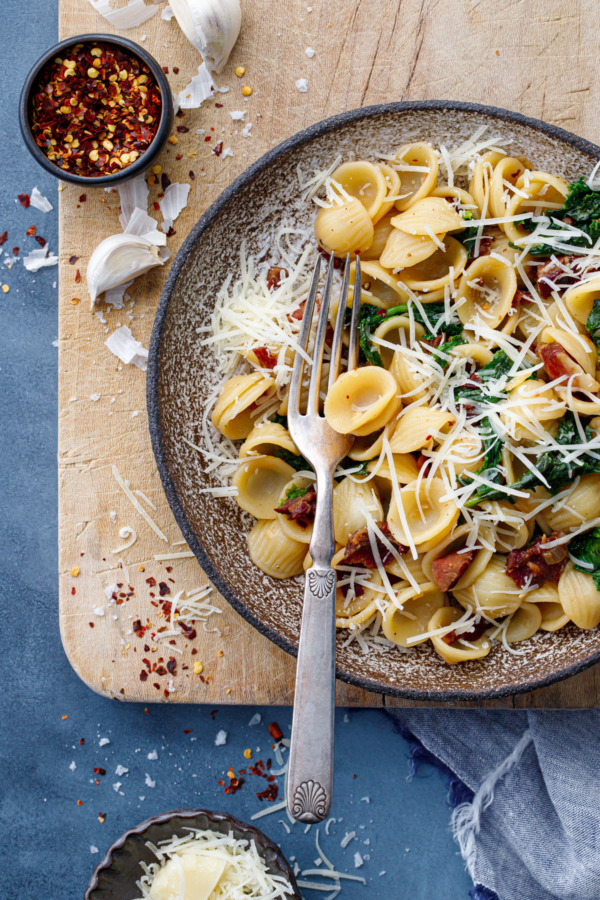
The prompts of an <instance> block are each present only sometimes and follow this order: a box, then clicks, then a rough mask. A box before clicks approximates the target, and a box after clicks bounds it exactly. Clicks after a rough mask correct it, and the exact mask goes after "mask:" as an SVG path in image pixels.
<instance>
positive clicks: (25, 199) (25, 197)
mask: <svg viewBox="0 0 600 900" xmlns="http://www.w3.org/2000/svg"><path fill="white" fill-rule="evenodd" d="M17 200H18V201H19V203H20V204H21V206H22V207H23V209H27V207H28V206H29V204H30V203H31V200H30V199H29V194H17Z"/></svg>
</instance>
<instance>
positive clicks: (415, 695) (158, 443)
mask: <svg viewBox="0 0 600 900" xmlns="http://www.w3.org/2000/svg"><path fill="white" fill-rule="evenodd" d="M408 110H413V111H414V110H417V111H419V110H423V111H425V110H446V111H452V110H459V111H461V112H474V113H480V114H482V115H486V116H490V117H492V118H495V119H498V120H499V121H508V122H514V123H516V124H518V125H526V126H528V127H529V128H533V129H534V130H536V131H539V132H541V133H542V134H545V135H548V136H549V137H552V138H555V139H557V140H559V141H561V142H562V143H565V144H570V145H571V146H572V147H575V148H576V149H577V150H580V151H581V152H583V153H586V154H588V155H590V156H592V157H595V158H596V159H600V147H598V146H597V145H596V144H592V143H591V141H587V140H585V138H582V137H578V136H577V135H575V134H572V133H571V132H569V131H565V130H564V129H563V128H559V127H558V126H556V125H549V124H548V123H546V122H542V121H541V120H540V119H533V118H530V117H529V116H524V115H522V114H521V113H518V112H512V111H510V110H507V109H502V108H500V107H496V106H484V105H482V104H479V103H466V102H463V101H459V100H457V101H450V100H426V101H414V100H406V101H401V102H397V103H382V104H378V105H376V106H365V107H362V108H359V109H350V110H347V111H346V112H343V113H339V114H338V115H336V116H331V117H330V118H328V119H323V120H322V121H321V122H316V123H315V124H314V125H310V126H309V127H308V128H305V129H304V130H303V131H299V132H298V133H297V134H294V135H292V136H291V137H289V138H287V140H285V141H283V142H282V143H281V144H278V146H277V147H274V148H273V149H272V150H269V151H268V152H267V153H265V154H264V156H261V157H260V159H258V160H256V162H254V163H252V165H251V166H249V167H248V168H247V169H246V170H245V171H244V172H242V174H241V175H239V176H238V177H237V178H236V179H235V181H233V182H232V183H231V184H230V185H229V187H227V188H226V189H225V190H224V191H223V193H222V194H221V195H220V196H219V197H218V198H217V199H216V200H215V202H214V203H213V204H212V205H211V206H209V208H208V209H207V210H206V212H205V213H204V214H203V215H202V216H201V217H200V219H199V220H198V222H197V223H196V224H195V225H194V227H193V228H192V230H191V231H190V233H189V235H188V236H187V238H186V239H185V241H184V242H183V244H182V245H181V247H180V249H179V252H178V253H177V255H176V257H175V259H174V260H173V263H172V265H171V269H170V272H169V275H168V277H167V281H166V283H165V286H164V288H163V292H162V294H161V297H160V300H159V303H158V308H157V310H156V316H155V319H154V325H153V327H152V335H151V337H150V346H149V351H148V372H147V381H146V402H147V407H148V426H149V429H150V438H151V442H152V449H153V451H154V456H155V458H156V465H157V467H158V471H159V473H160V477H161V480H162V484H163V488H164V491H165V494H166V496H167V500H168V502H169V505H170V507H171V509H172V511H173V514H174V516H175V519H176V521H177V524H178V525H179V527H180V528H181V531H182V532H183V536H184V537H185V539H186V541H187V543H188V546H189V547H190V549H191V550H192V551H193V552H194V555H195V557H196V559H197V560H198V562H199V563H200V565H201V566H202V568H203V569H204V571H205V572H206V574H207V575H208V577H209V578H210V580H211V581H212V583H213V584H214V585H215V586H216V588H217V589H218V590H219V592H220V593H221V594H222V595H223V596H224V597H225V599H226V600H227V601H228V602H229V603H230V604H231V605H232V606H233V608H234V609H235V610H236V612H238V613H239V614H240V615H241V616H243V617H244V619H246V621H248V622H250V624H251V625H253V626H254V627H255V628H256V629H257V631H259V632H260V633H261V634H263V635H264V636H265V637H267V638H269V640H271V641H273V643H275V644H277V645H278V646H279V647H281V648H282V649H283V650H285V651H286V652H287V653H289V654H291V655H292V656H297V655H298V647H297V645H296V644H294V643H292V642H291V641H289V640H287V638H285V637H283V635H281V634H279V633H278V632H277V631H275V630H274V629H273V628H271V627H270V626H269V625H267V624H266V623H265V622H263V621H262V620H261V619H260V618H259V617H258V616H256V615H255V614H254V613H253V612H252V611H251V610H249V609H248V607H247V606H246V605H245V604H244V602H243V601H242V600H241V599H240V598H239V597H238V596H237V594H236V593H234V591H232V590H231V588H230V587H229V585H228V584H227V583H226V582H225V581H224V580H223V579H222V578H221V576H220V575H219V574H218V572H217V571H216V570H215V568H214V566H213V565H212V563H211V561H210V560H209V558H208V556H207V555H206V553H205V552H204V549H203V548H202V545H201V544H200V542H199V541H198V538H197V537H196V534H195V532H194V531H193V529H192V527H191V526H190V523H189V522H188V519H187V516H186V514H185V512H184V510H183V507H182V505H181V502H180V500H179V497H178V495H177V492H176V490H175V486H174V484H173V481H172V479H171V475H170V472H169V468H168V465H167V462H166V460H165V454H164V450H163V446H162V429H161V424H160V401H159V397H158V382H159V366H160V362H159V356H160V347H161V336H162V329H163V325H164V322H165V318H166V315H167V309H168V306H169V300H170V298H171V293H172V291H173V289H174V287H175V284H176V282H177V279H178V278H179V275H180V273H181V271H182V269H183V268H184V266H185V264H186V262H187V259H188V256H189V255H190V253H191V252H192V250H193V249H194V247H195V245H196V243H197V242H198V240H199V239H200V237H201V236H202V234H203V233H204V232H205V231H206V230H207V229H208V228H209V227H210V225H211V224H212V222H213V220H214V219H215V218H216V217H217V216H218V215H219V213H220V212H221V210H222V209H223V207H224V206H225V205H226V203H227V202H228V201H229V200H230V198H231V197H232V196H233V195H234V194H235V193H236V192H237V191H238V190H239V189H240V188H242V187H244V186H245V185H246V184H248V183H249V182H250V181H252V179H253V178H254V177H255V175H257V174H258V173H259V172H260V171H261V170H262V169H264V168H265V167H266V166H268V165H270V164H271V163H272V162H274V161H275V160H277V158H278V157H280V156H282V155H283V154H284V153H287V152H289V151H290V150H293V149H295V148H296V147H300V146H302V145H303V144H307V143H309V142H310V141H312V140H313V139H314V138H316V137H319V136H321V135H323V134H327V133H328V132H331V131H335V130H336V129H338V128H339V127H340V126H344V125H347V124H349V123H351V122H356V121H358V120H360V119H371V118H374V117H376V116H380V115H386V114H389V113H400V112H404V111H408ZM598 661H600V649H599V650H598V651H597V652H596V653H593V654H591V655H590V656H588V657H587V659H584V660H581V661H580V662H577V663H574V664H573V665H572V666H568V667H567V668H565V669H561V670H559V671H557V672H553V673H552V674H551V675H548V676H546V677H545V678H541V679H537V680H533V681H525V682H523V683H521V684H518V685H516V686H512V687H507V686H504V687H503V686H500V687H498V688H494V689H493V690H482V691H457V690H447V691H446V690H444V691H435V690H413V689H412V688H406V687H402V686H401V685H398V686H396V685H389V684H381V683H380V682H378V681H375V680H373V679H370V678H364V677H361V676H359V675H353V674H352V673H350V672H347V671H344V670H340V669H337V670H336V677H337V678H339V679H340V680H341V681H344V682H346V683H347V684H352V685H355V686H356V687H359V688H363V689H364V690H367V691H375V692H377V693H380V694H387V695H388V696H390V697H400V698H403V699H407V700H429V701H435V702H439V703H447V702H453V701H462V700H464V701H469V700H470V701H479V700H492V699H501V698H503V697H512V696H514V695H516V694H523V693H526V692H528V691H533V690H536V689H537V688H541V687H547V686H548V685H551V684H554V683H555V682H557V681H561V680H562V679H564V678H569V677H571V676H572V675H577V673H578V672H582V671H583V670H584V669H587V668H589V667H590V666H592V665H593V664H594V663H596V662H598Z"/></svg>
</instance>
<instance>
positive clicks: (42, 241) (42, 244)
mask: <svg viewBox="0 0 600 900" xmlns="http://www.w3.org/2000/svg"><path fill="white" fill-rule="evenodd" d="M35 240H36V241H37V242H38V244H39V245H40V247H45V246H46V244H47V243H48V241H47V240H46V238H43V237H42V236H41V235H40V234H36V236H35Z"/></svg>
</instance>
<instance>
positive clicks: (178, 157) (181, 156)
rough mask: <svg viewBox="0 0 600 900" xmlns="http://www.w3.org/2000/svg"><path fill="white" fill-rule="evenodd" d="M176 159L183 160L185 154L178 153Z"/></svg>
mask: <svg viewBox="0 0 600 900" xmlns="http://www.w3.org/2000/svg"><path fill="white" fill-rule="evenodd" d="M175 159H183V153H178V154H177V156H176V157H175Z"/></svg>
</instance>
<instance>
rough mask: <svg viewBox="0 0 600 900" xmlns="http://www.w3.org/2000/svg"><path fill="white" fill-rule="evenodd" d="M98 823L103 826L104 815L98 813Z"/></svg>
mask: <svg viewBox="0 0 600 900" xmlns="http://www.w3.org/2000/svg"><path fill="white" fill-rule="evenodd" d="M98 821H99V822H100V824H101V825H104V823H105V822H106V813H102V812H100V813H98Z"/></svg>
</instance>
